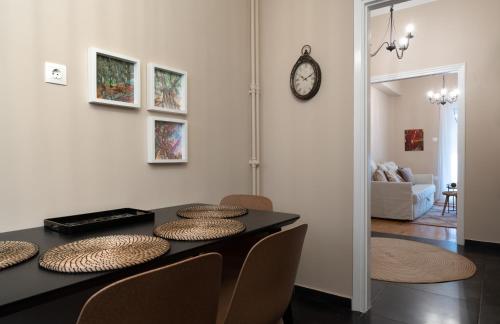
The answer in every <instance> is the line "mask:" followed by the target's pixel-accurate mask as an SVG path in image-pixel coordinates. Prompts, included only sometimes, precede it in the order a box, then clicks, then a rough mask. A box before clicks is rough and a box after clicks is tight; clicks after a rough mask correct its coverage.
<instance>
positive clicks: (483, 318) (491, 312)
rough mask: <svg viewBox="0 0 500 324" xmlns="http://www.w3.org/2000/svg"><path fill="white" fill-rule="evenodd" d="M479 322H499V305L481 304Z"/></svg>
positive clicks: (491, 323) (490, 323)
mask: <svg viewBox="0 0 500 324" xmlns="http://www.w3.org/2000/svg"><path fill="white" fill-rule="evenodd" d="M479 324H500V307H499V306H489V305H483V306H481V312H480V314H479Z"/></svg>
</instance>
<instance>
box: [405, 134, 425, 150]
mask: <svg viewBox="0 0 500 324" xmlns="http://www.w3.org/2000/svg"><path fill="white" fill-rule="evenodd" d="M423 150H424V130H423V129H406V130H405V151H423Z"/></svg>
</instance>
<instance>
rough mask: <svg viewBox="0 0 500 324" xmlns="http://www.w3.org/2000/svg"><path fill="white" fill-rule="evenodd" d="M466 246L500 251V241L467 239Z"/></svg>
mask: <svg viewBox="0 0 500 324" xmlns="http://www.w3.org/2000/svg"><path fill="white" fill-rule="evenodd" d="M465 246H466V247H473V248H480V249H487V250H490V251H496V252H500V243H492V242H483V241H475V240H465Z"/></svg>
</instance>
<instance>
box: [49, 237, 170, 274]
mask: <svg viewBox="0 0 500 324" xmlns="http://www.w3.org/2000/svg"><path fill="white" fill-rule="evenodd" d="M169 249H170V244H169V243H168V242H167V241H165V240H162V239H160V238H157V237H153V236H146V235H110V236H100V237H94V238H89V239H85V240H80V241H75V242H71V243H68V244H64V245H60V246H57V247H54V248H52V249H50V250H48V251H47V252H45V253H44V254H43V255H42V256H41V257H40V261H39V262H40V266H41V267H43V268H45V269H48V270H52V271H58V272H98V271H106V270H113V269H121V268H126V267H130V266H133V265H137V264H141V263H144V262H147V261H150V260H153V259H155V258H157V257H159V256H160V255H162V254H164V253H166V252H167V251H168V250H169Z"/></svg>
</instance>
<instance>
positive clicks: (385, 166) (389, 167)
mask: <svg viewBox="0 0 500 324" xmlns="http://www.w3.org/2000/svg"><path fill="white" fill-rule="evenodd" d="M378 167H379V168H380V169H382V170H383V171H384V172H386V171H398V165H397V164H396V163H395V162H393V161H388V162H384V163H380V164H379V165H378Z"/></svg>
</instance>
